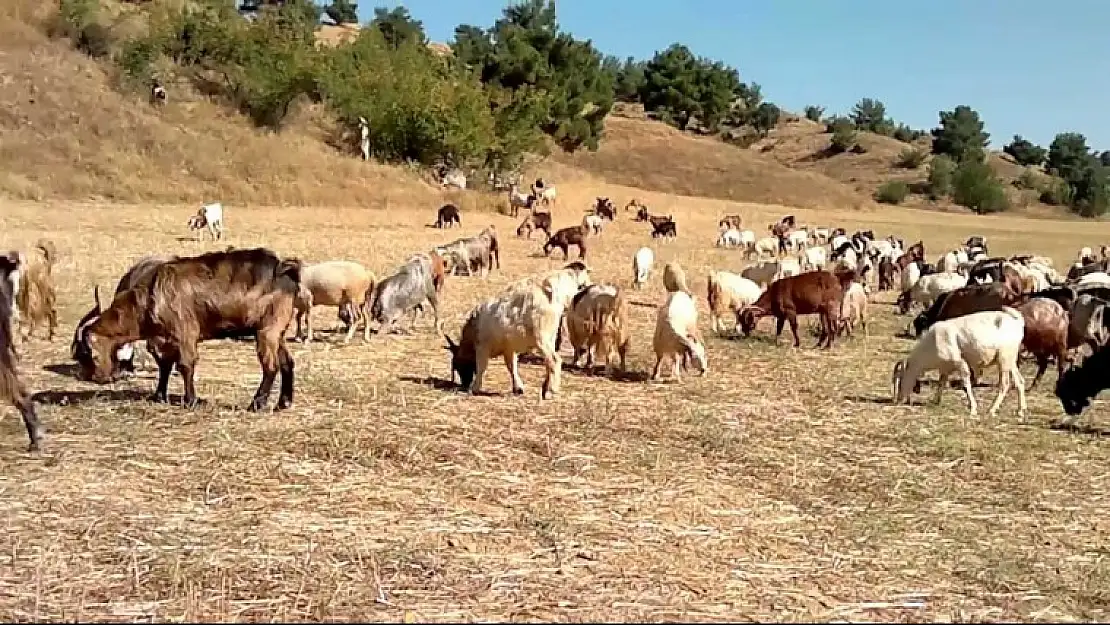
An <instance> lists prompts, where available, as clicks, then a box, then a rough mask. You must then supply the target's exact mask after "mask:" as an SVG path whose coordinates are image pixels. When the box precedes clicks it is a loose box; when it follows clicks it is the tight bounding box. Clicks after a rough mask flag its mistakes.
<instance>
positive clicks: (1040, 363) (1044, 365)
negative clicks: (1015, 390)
mask: <svg viewBox="0 0 1110 625" xmlns="http://www.w3.org/2000/svg"><path fill="white" fill-rule="evenodd" d="M1047 370H1048V356H1044V355H1038V356H1037V373H1036V375H1034V376H1033V383H1032V384H1030V385H1029V388H1028V389H1026V390H1028V391H1032V390H1033V389H1034V388H1035V387H1036V386H1037V382H1040V381H1041V376H1042V375H1044V372H1045V371H1047Z"/></svg>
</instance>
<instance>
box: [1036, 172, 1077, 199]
mask: <svg viewBox="0 0 1110 625" xmlns="http://www.w3.org/2000/svg"><path fill="white" fill-rule="evenodd" d="M1073 198H1074V193H1072V188H1071V185H1070V184H1068V183H1067V181H1066V180H1064V179H1062V178H1057V177H1056V176H1052V177H1051V178H1049V179H1048V182H1047V183H1045V185H1044V189H1042V190H1041V197H1040V199H1041V201H1042V202H1044V203H1045V204H1048V205H1050V206H1067V205H1070V204H1071V203H1072V200H1073Z"/></svg>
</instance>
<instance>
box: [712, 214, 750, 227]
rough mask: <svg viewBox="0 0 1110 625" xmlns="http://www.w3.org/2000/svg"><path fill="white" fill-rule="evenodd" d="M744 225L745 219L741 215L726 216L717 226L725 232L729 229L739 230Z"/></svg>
mask: <svg viewBox="0 0 1110 625" xmlns="http://www.w3.org/2000/svg"><path fill="white" fill-rule="evenodd" d="M743 224H744V218H743V217H741V216H740V215H725V216H724V217H723V218H722V219H721V221H719V222H717V225H718V226H719V227H721V228H722V229H725V230H727V229H728V228H736V229H737V230H739V229H740V228H741V226H742V225H743Z"/></svg>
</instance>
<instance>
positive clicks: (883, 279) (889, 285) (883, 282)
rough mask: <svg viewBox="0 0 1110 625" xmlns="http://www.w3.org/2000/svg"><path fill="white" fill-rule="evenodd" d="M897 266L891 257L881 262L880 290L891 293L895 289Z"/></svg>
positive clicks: (884, 258)
mask: <svg viewBox="0 0 1110 625" xmlns="http://www.w3.org/2000/svg"><path fill="white" fill-rule="evenodd" d="M894 274H895V264H894V262H893V261H891V260H890V258H889V257H883V258H882V259H881V260H880V261H879V290H880V291H890V290H891V289H893V288H894Z"/></svg>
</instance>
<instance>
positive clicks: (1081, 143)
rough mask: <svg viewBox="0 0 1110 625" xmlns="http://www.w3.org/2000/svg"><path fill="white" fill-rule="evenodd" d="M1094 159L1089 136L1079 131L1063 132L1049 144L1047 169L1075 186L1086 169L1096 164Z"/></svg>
mask: <svg viewBox="0 0 1110 625" xmlns="http://www.w3.org/2000/svg"><path fill="white" fill-rule="evenodd" d="M1092 160H1093V159H1092V155H1091V150H1090V148H1089V147H1087V137H1085V136H1083V135H1082V134H1080V133H1078V132H1062V133H1060V134H1058V135H1056V137H1055V138H1054V139H1053V140H1052V143H1051V144H1050V145H1049V146H1048V156H1047V158H1046V159H1045V169H1046V170H1047V171H1048V173H1050V174H1052V175H1054V176H1059V177H1060V178H1063V179H1064V181H1065V182H1067V183H1068V184H1070V185H1072V186H1075V184H1076V183H1077V182H1078V181H1079V180H1080V179H1081V178H1082V177H1083V176H1084V174H1085V173H1086V170H1087V169H1088V168H1089V167H1091V166H1093V165H1094V163H1093V162H1092Z"/></svg>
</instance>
